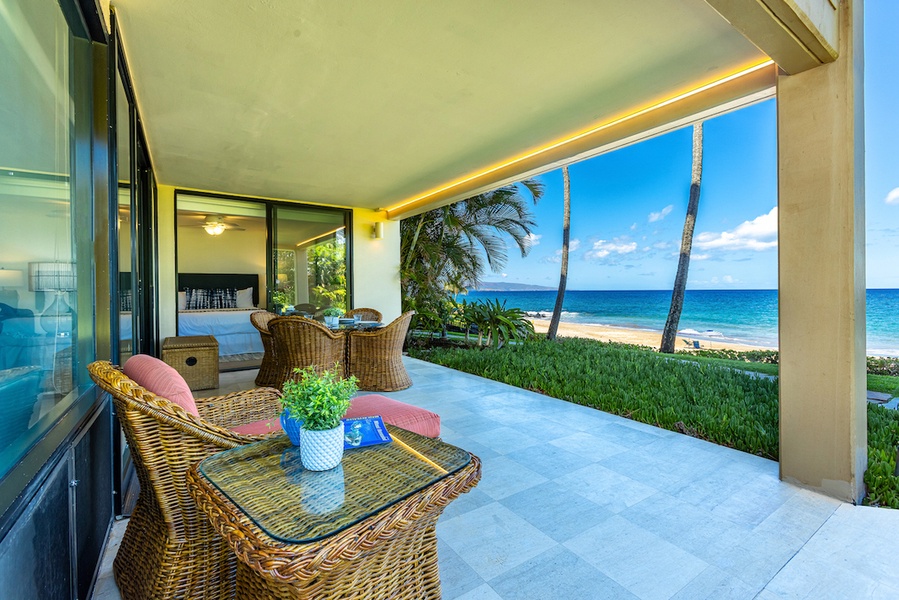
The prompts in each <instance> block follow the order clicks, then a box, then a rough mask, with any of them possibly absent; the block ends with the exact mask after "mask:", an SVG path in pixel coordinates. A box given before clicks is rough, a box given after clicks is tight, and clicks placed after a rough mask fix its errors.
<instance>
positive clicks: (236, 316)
mask: <svg viewBox="0 0 899 600" xmlns="http://www.w3.org/2000/svg"><path fill="white" fill-rule="evenodd" d="M255 310H258V309H255V308H250V309H239V308H238V309H228V310H182V311H178V335H214V336H215V339H216V340H218V343H219V356H230V355H232V354H247V353H249V352H262V351H263V349H262V339H261V338H260V337H259V332H258V331H256V328H255V327H253V325H252V323H250V313H252V312H253V311H255Z"/></svg>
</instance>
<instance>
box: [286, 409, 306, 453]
mask: <svg viewBox="0 0 899 600" xmlns="http://www.w3.org/2000/svg"><path fill="white" fill-rule="evenodd" d="M301 427H303V422H302V421H300V420H298V419H294V418H293V417H288V416H287V415H285V414H282V415H281V428H282V429H283V430H284V433H286V434H287V437H289V438H290V443H291V444H293V445H294V446H299V445H300V428H301Z"/></svg>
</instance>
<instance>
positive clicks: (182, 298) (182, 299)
mask: <svg viewBox="0 0 899 600" xmlns="http://www.w3.org/2000/svg"><path fill="white" fill-rule="evenodd" d="M178 310H187V292H178Z"/></svg>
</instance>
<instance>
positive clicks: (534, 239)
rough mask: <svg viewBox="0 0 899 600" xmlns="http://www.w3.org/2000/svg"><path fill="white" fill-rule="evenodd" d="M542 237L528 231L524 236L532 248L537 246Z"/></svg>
mask: <svg viewBox="0 0 899 600" xmlns="http://www.w3.org/2000/svg"><path fill="white" fill-rule="evenodd" d="M542 237H543V236H542V235H540V234H538V233H529V234H527V235H526V236H525V238H527V240H528V243H529V244H530V247H531V248H533V247H534V246H539V245H540V238H542Z"/></svg>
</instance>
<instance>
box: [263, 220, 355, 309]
mask: <svg viewBox="0 0 899 600" xmlns="http://www.w3.org/2000/svg"><path fill="white" fill-rule="evenodd" d="M271 209H272V219H271V223H272V237H271V239H272V245H271V265H272V268H271V271H272V274H273V276H272V280H271V282H272V283H271V285H270V288H269V289H270V290H271V293H270V294H269V297H268V308H269V310H271V311H272V312H277V313H291V312H293V313H300V314H307V315H311V316H321V313H322V311H323V310H324V309H326V308H328V307H336V308H339V309H341V310H346V309H347V307H348V306H349V297H348V296H349V292H348V289H349V288H348V286H347V260H348V257H347V244H346V240H347V227H348V220H349V219H348V213H347V211H343V210H335V209H324V208H315V207H295V206H289V205H282V204H277V205H273V206H272V207H271Z"/></svg>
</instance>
